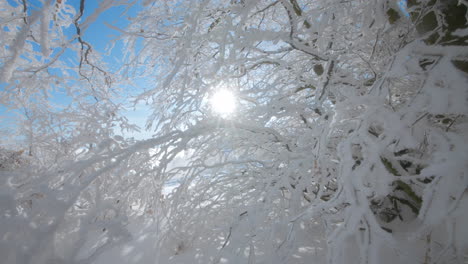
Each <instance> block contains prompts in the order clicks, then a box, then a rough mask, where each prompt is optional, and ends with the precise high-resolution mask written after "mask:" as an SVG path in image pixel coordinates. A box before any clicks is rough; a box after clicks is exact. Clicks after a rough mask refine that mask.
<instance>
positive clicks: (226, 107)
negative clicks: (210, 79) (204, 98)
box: [210, 89, 236, 117]
mask: <svg viewBox="0 0 468 264" xmlns="http://www.w3.org/2000/svg"><path fill="white" fill-rule="evenodd" d="M210 105H211V109H212V110H213V111H214V112H215V113H217V114H219V115H221V116H223V117H226V116H229V115H231V114H232V113H234V110H236V96H235V95H234V94H233V93H232V92H231V91H229V90H226V89H221V90H218V91H216V92H215V93H214V94H213V95H212V96H211V98H210Z"/></svg>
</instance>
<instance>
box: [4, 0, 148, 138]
mask: <svg viewBox="0 0 468 264" xmlns="http://www.w3.org/2000/svg"><path fill="white" fill-rule="evenodd" d="M7 1H8V3H10V4H11V5H13V6H18V5H19V3H20V1H18V0H7ZM101 2H102V1H96V0H86V1H85V10H84V14H83V17H82V18H81V22H83V21H84V20H85V19H86V18H87V17H89V16H90V15H91V14H92V13H93V12H94V11H95V10H96V9H97V8H98V6H99V4H100V3H101ZM129 2H131V1H129ZM27 3H28V9H29V10H28V11H29V13H31V12H34V11H35V10H38V9H39V8H41V6H42V4H41V2H40V1H39V0H29V1H27ZM66 3H67V4H70V5H72V6H73V7H74V8H75V10H76V12H78V10H79V5H80V1H79V0H68V1H66ZM127 8H128V7H127V6H123V5H121V6H116V7H111V8H110V9H108V10H106V11H104V12H103V13H101V14H100V15H99V16H98V17H97V19H96V20H95V21H94V22H93V23H92V24H90V25H89V27H87V28H86V29H84V30H83V32H82V38H83V39H84V40H85V41H86V42H88V43H90V44H91V45H92V47H93V50H94V51H97V52H99V53H101V54H106V49H107V48H108V47H109V45H110V43H111V41H112V40H114V39H115V38H116V37H117V36H118V35H120V33H119V32H118V31H116V30H113V29H111V28H109V27H107V26H106V24H111V25H113V26H116V27H119V28H125V27H126V26H127V25H128V19H127V17H128V16H134V15H136V13H137V12H138V10H139V8H140V6H139V5H134V6H132V7H131V8H129V9H128V10H127ZM65 34H67V35H69V37H72V36H74V35H75V34H76V29H75V27H74V26H70V27H69V28H68V29H66V31H65ZM37 48H38V49H40V47H39V46H37ZM121 49H122V43H121V42H117V43H116V45H115V48H114V49H113V50H112V52H111V53H110V54H108V55H105V56H103V61H104V62H105V63H107V64H108V65H109V66H111V69H117V68H119V66H120V63H121V62H120V61H119V59H120V58H121V57H122V56H121V54H120V52H121ZM62 58H64V59H67V60H72V61H74V63H76V64H77V63H78V61H77V60H78V57H77V56H76V54H75V52H73V51H71V50H67V51H66V52H65V53H64V54H63V55H62ZM50 72H52V73H53V72H54V70H53V69H51V70H50ZM58 72H59V71H58V70H57V74H61V73H58ZM5 85H6V84H5V83H3V84H2V83H0V89H2V87H5ZM124 89H125V87H124ZM129 93H130V92H129V90H127V92H124V96H128V95H129ZM50 100H51V101H52V102H53V103H56V104H62V105H66V104H67V103H69V101H70V100H69V99H68V98H67V96H66V94H65V93H62V92H60V91H57V92H53V93H52V94H51V98H50ZM148 113H149V108H148V107H147V106H145V105H137V106H136V108H135V110H132V109H129V110H128V111H126V112H125V113H124V115H125V116H126V117H127V118H128V119H129V120H130V121H131V122H133V123H135V124H137V125H138V126H140V127H142V128H143V127H144V125H145V121H146V116H148ZM15 117H16V114H15V113H14V112H7V109H6V108H5V107H4V106H2V105H0V118H1V119H0V120H1V122H0V130H1V129H4V130H5V129H8V128H11V127H12V126H13V125H14V118H15ZM116 133H117V134H120V131H116ZM126 136H133V137H135V138H146V137H149V136H151V133H148V132H144V131H143V132H140V133H133V134H128V135H126Z"/></svg>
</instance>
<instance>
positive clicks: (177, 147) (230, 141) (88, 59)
mask: <svg viewBox="0 0 468 264" xmlns="http://www.w3.org/2000/svg"><path fill="white" fill-rule="evenodd" d="M103 3H104V4H103V7H106V4H109V2H107V1H104V2H103ZM63 4H65V1H63ZM143 4H144V5H145V7H144V8H142V9H141V10H140V11H139V13H138V15H136V16H135V17H133V18H132V19H131V20H129V25H128V27H126V28H117V27H115V26H112V28H113V29H116V30H118V32H119V33H120V35H119V38H120V39H119V40H116V41H122V42H123V43H124V44H125V48H124V50H123V59H124V62H125V64H124V65H123V67H122V68H121V69H119V71H118V72H116V73H115V74H111V73H110V72H108V71H107V70H106V68H105V67H104V66H105V65H101V64H99V63H98V62H99V60H98V58H99V57H98V56H99V55H98V54H96V53H94V52H93V49H92V46H90V45H89V43H88V42H86V40H85V39H80V37H81V35H80V33H79V32H80V31H81V28H82V27H83V24H82V23H80V18H81V16H82V13H81V12H80V11H78V12H76V15H74V16H73V18H71V19H70V18H69V19H68V20H67V19H64V20H67V21H69V24H68V25H74V26H75V29H76V31H77V32H78V33H77V34H78V35H77V36H75V38H74V40H76V42H70V43H69V44H68V45H71V43H74V44H76V45H75V46H74V48H75V51H76V54H77V58H78V60H77V61H78V64H77V65H75V66H74V67H70V66H64V68H65V69H67V70H66V72H67V71H70V72H69V73H67V74H68V75H67V74H65V73H64V74H63V75H60V76H53V75H51V74H49V73H47V72H46V71H45V69H49V68H51V67H59V66H62V64H61V63H62V61H61V60H58V59H57V60H56V61H53V60H51V61H50V62H46V61H45V62H41V64H40V65H38V66H37V67H36V68H35V69H36V70H38V71H37V73H34V74H33V73H31V72H30V71H27V70H24V67H25V66H24V65H25V64H21V60H23V59H24V58H23V57H21V56H19V57H17V58H16V59H14V60H13V58H14V56H13V55H14V54H15V52H16V51H19V49H17V48H16V47H17V46H15V48H10V49H8V48H6V49H5V50H4V52H5V53H8V54H9V56H7V57H8V58H9V59H5V60H4V61H2V63H3V64H2V65H1V66H2V67H3V68H2V69H6V70H8V72H11V74H8V75H9V77H11V76H13V77H15V78H18V80H19V82H20V84H25V85H28V86H27V87H28V88H30V89H29V90H27V91H24V90H22V88H21V87H20V86H19V84H17V83H15V82H11V83H10V84H9V86H8V87H7V89H6V93H4V94H6V95H7V96H9V98H13V99H14V102H15V104H12V105H13V106H14V107H16V109H20V110H21V117H22V118H21V119H20V120H21V122H22V123H21V125H22V127H21V131H22V132H23V133H24V136H25V139H26V140H25V141H26V142H27V144H28V146H30V147H31V149H32V151H31V153H32V158H31V159H32V161H31V162H32V164H31V167H32V168H34V169H35V170H36V171H38V172H37V173H29V174H28V173H23V172H21V173H20V172H18V171H16V172H8V173H4V174H2V176H3V175H4V176H3V178H2V181H3V182H4V183H5V184H4V185H1V186H2V189H1V191H2V195H4V196H5V197H7V199H5V201H6V202H5V203H3V204H2V206H3V207H4V208H5V210H4V212H5V213H4V214H3V216H4V217H3V218H2V219H5V220H4V222H5V223H6V224H5V225H3V224H2V232H3V233H2V236H0V237H2V238H5V237H7V238H8V239H4V240H2V241H1V242H2V246H4V248H8V252H9V255H8V257H9V260H10V259H13V258H16V260H17V262H19V263H50V262H51V261H55V262H72V263H73V262H80V263H81V262H83V263H106V262H109V261H110V260H112V259H113V258H115V256H119V258H121V259H122V261H124V262H125V263H154V262H155V261H156V262H158V263H311V262H317V263H326V262H328V263H390V262H391V263H395V262H397V263H462V262H463V261H466V252H467V249H468V241H467V239H466V237H468V234H467V230H468V229H467V228H466V227H465V226H464V225H465V222H466V221H467V218H468V216H467V214H466V212H467V209H468V208H467V207H468V197H467V192H466V190H467V186H468V175H467V173H466V171H468V170H467V169H468V167H467V166H468V162H467V161H468V151H467V148H466V147H464V143H465V142H466V141H467V139H468V134H467V131H468V127H467V126H468V119H467V114H468V109H467V108H468V102H467V101H468V91H467V89H466V82H467V70H466V59H467V58H466V56H467V54H466V48H465V47H466V40H467V36H466V23H467V21H466V10H467V6H466V3H465V2H464V1H455V0H449V1H441V0H435V1H423V0H420V1H415V0H411V1H410V0H408V1H406V9H404V10H400V8H399V6H398V5H399V4H398V1H390V0H378V1H373V2H372V1H371V2H370V1H364V0H362V1H360V0H358V1H338V0H336V1H335V0H329V1H299V0H282V1H175V2H172V1H145V2H144V3H143ZM80 6H81V5H80ZM8 8H12V7H8ZM17 8H18V7H17ZM452 14H457V15H456V16H455V15H452ZM41 18H42V17H41ZM15 21H16V20H15ZM20 22H21V21H16V22H15V23H20ZM21 23H23V22H21ZM60 25H61V26H64V25H65V24H64V23H61V24H60ZM84 25H87V24H86V23H85V24H84ZM23 27H24V26H23ZM58 27H60V26H58ZM20 28H21V27H19V28H18V27H16V28H15V30H17V31H16V33H13V31H11V33H9V34H11V35H14V36H18V37H25V36H24V35H22V32H23V31H22V30H19V29H20ZM38 29H40V28H38ZM36 32H37V30H36V31H33V36H34V34H35V33H36ZM53 32H55V31H54V30H50V32H49V35H48V39H53V38H52V35H54V34H57V36H61V35H60V34H59V33H53ZM26 38H29V39H30V40H29V41H25V42H24V43H29V42H30V41H34V40H33V38H32V37H31V36H27V37H26ZM19 40H21V38H17V39H16V41H19ZM9 41H13V40H11V39H10V40H9ZM50 42H53V41H50ZM61 43H63V42H61ZM49 44H50V43H49ZM52 44H53V43H52ZM24 45H25V46H24V47H26V44H24ZM116 46H118V45H116ZM28 52H30V53H28ZM34 52H36V51H35V50H34V49H31V48H30V49H26V48H24V49H22V50H21V51H20V53H21V54H22V53H26V55H27V57H28V56H30V57H32V58H35V56H33V55H35V54H36V53H34ZM41 54H42V55H41V56H46V54H43V53H41ZM53 54H54V53H51V54H50V55H49V56H54V55H53ZM26 55H25V56H26ZM44 63H45V64H44ZM11 65H14V67H13V66H11ZM41 65H42V66H41ZM25 76H26V77H27V78H26V77H25ZM28 78H32V79H33V80H39V81H40V82H39V81H38V82H37V83H42V86H35V84H36V82H28V80H29V79H28ZM36 78H37V79H36ZM109 78H110V79H109ZM51 80H54V81H60V82H62V83H63V84H64V85H67V84H68V85H70V87H69V86H67V87H68V88H67V89H68V91H69V92H70V93H71V94H72V95H74V94H75V93H78V95H74V96H73V98H74V101H73V103H72V104H71V105H70V107H67V108H65V109H63V111H56V109H55V108H50V107H47V106H48V105H47V104H46V102H47V100H45V98H44V97H43V96H42V95H43V93H40V92H39V91H44V92H45V93H46V92H47V89H44V87H48V86H47V84H49V81H51ZM70 80H74V81H72V82H70ZM109 80H111V81H109ZM128 80H135V82H137V80H145V81H146V82H145V83H146V84H147V85H146V86H145V87H144V88H142V90H143V91H142V92H141V93H140V94H139V95H138V96H137V97H136V98H133V99H134V101H136V102H137V103H139V102H146V103H148V104H149V105H150V106H151V111H152V112H151V113H150V114H149V115H148V122H147V128H148V129H150V130H151V131H152V132H153V133H154V135H153V136H152V138H149V139H145V140H130V139H125V138H123V137H121V136H115V131H116V129H115V128H116V127H117V126H120V127H122V128H131V125H129V124H128V122H127V120H126V118H125V117H123V116H121V115H120V113H119V110H120V109H121V107H120V105H119V104H117V103H114V101H113V100H112V97H111V95H112V94H115V93H114V92H113V91H114V90H113V89H114V87H113V84H115V83H116V82H121V83H123V84H128V83H131V82H130V81H128ZM76 81H79V82H80V84H82V85H84V86H83V88H79V87H80V86H78V85H77V84H76ZM16 87H18V90H19V91H22V93H13V91H15V90H14V89H15V88H16ZM220 89H228V90H229V91H231V92H232V93H233V94H234V95H235V96H236V97H237V98H236V100H237V101H236V108H235V110H234V111H233V112H232V113H231V114H230V115H229V118H225V117H224V116H220V115H216V113H213V111H211V107H210V105H209V104H210V98H211V95H212V94H215V93H216V92H217V91H219V90H220ZM82 96H83V97H85V98H87V100H81V99H80V98H81V97H82ZM39 99H40V100H39ZM31 100H37V101H38V102H41V104H39V106H38V107H31V106H29V105H28V104H27V102H30V101H31ZM51 116H52V117H53V118H50V117H51ZM51 128H52V129H51ZM3 182H2V183H3ZM6 183H8V184H6ZM2 221H3V220H2ZM3 226H5V229H3ZM19 227H27V230H28V232H27V233H14V232H12V231H11V230H16V229H18V228H19ZM8 241H15V243H17V244H24V247H22V248H18V249H13V248H12V247H11V245H12V244H13V243H10V242H8ZM25 241H27V242H25Z"/></svg>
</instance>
